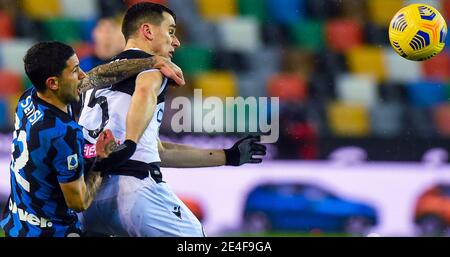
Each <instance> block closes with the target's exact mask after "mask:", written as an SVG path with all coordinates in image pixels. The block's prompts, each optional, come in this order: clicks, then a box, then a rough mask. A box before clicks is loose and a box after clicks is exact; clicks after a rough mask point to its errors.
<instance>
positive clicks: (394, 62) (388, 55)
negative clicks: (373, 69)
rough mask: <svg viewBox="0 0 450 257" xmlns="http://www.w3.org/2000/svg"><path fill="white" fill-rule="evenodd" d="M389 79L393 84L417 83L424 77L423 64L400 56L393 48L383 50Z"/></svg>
mask: <svg viewBox="0 0 450 257" xmlns="http://www.w3.org/2000/svg"><path fill="white" fill-rule="evenodd" d="M383 55H384V57H385V58H384V61H385V67H386V72H387V79H388V80H389V81H391V82H401V83H409V82H417V81H419V80H420V79H421V78H422V76H423V72H422V64H421V63H420V62H412V61H409V60H406V59H405V58H403V57H401V56H400V55H398V54H397V53H396V52H395V51H394V50H393V49H392V48H384V49H383Z"/></svg>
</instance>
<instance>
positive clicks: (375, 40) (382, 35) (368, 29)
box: [363, 22, 390, 46]
mask: <svg viewBox="0 0 450 257" xmlns="http://www.w3.org/2000/svg"><path fill="white" fill-rule="evenodd" d="M363 31H364V33H363V34H364V38H365V41H366V43H367V44H369V45H377V46H389V45H390V42H389V37H387V36H386V35H389V34H388V33H389V28H388V27H385V26H380V25H378V24H375V23H373V22H367V23H365V25H364V30H363Z"/></svg>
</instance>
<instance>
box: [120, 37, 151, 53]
mask: <svg viewBox="0 0 450 257" xmlns="http://www.w3.org/2000/svg"><path fill="white" fill-rule="evenodd" d="M136 48H138V49H139V50H142V51H144V52H146V53H148V54H151V55H153V51H152V49H151V48H150V46H149V45H148V43H146V42H142V41H141V40H139V39H134V38H130V39H129V40H128V42H127V44H126V46H125V50H130V49H136Z"/></svg>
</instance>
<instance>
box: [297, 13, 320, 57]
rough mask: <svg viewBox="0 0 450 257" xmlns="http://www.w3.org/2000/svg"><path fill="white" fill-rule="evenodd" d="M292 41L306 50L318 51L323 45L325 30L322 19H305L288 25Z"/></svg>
mask: <svg viewBox="0 0 450 257" xmlns="http://www.w3.org/2000/svg"><path fill="white" fill-rule="evenodd" d="M289 28H290V35H291V38H292V43H293V44H294V45H295V46H297V47H301V48H303V49H306V50H310V51H319V50H322V49H323V48H324V47H325V30H324V25H323V22H322V21H319V20H311V19H309V20H305V21H301V22H298V23H295V24H292V25H291V26H290V27H289Z"/></svg>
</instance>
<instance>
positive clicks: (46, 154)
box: [1, 42, 114, 237]
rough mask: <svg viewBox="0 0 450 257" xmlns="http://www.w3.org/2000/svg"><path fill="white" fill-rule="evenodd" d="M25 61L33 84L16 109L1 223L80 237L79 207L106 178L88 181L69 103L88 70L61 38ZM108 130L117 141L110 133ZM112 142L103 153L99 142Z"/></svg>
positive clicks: (18, 231) (14, 230) (12, 232)
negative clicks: (6, 200) (6, 192)
mask: <svg viewBox="0 0 450 257" xmlns="http://www.w3.org/2000/svg"><path fill="white" fill-rule="evenodd" d="M24 62H25V71H26V73H27V75H28V77H29V78H30V80H31V81H32V82H33V85H34V87H33V88H31V89H29V90H27V91H26V92H25V93H24V94H23V95H22V96H21V97H20V100H19V103H18V105H17V109H16V115H15V116H16V117H15V128H14V134H13V142H12V160H11V166H10V174H11V194H10V197H9V201H8V204H7V206H6V208H5V213H4V219H3V220H2V222H1V225H2V227H3V229H4V231H5V234H6V235H7V236H31V237H33V236H34V237H36V236H60V237H62V236H79V235H80V224H79V222H78V219H77V216H76V214H75V213H74V211H82V210H84V209H86V208H87V206H89V204H90V202H91V201H92V198H93V196H94V194H95V191H96V188H97V187H98V186H99V185H100V182H101V176H100V175H99V173H98V172H91V173H89V174H88V175H87V177H86V182H85V179H84V175H83V167H84V165H83V152H82V151H83V147H84V140H83V134H82V132H81V127H80V126H79V125H78V124H77V123H76V122H75V121H74V120H73V119H72V117H71V111H70V108H69V107H68V105H69V104H70V103H71V102H74V101H77V100H78V99H79V96H78V90H79V87H80V86H81V81H82V80H83V79H84V78H85V77H86V74H85V73H84V72H83V71H82V70H80V68H79V62H78V58H77V56H76V55H75V52H74V51H73V49H72V48H71V47H70V46H67V45H65V44H62V43H58V42H43V43H39V44H37V45H35V46H33V47H32V48H30V50H28V52H27V54H26V56H25V58H24ZM105 135H108V138H107V140H108V144H110V143H114V137H112V134H111V133H110V132H107V133H106V134H104V136H105ZM103 138H104V137H103ZM104 139H105V138H104ZM108 146H110V145H106V144H105V141H103V142H102V143H100V144H98V145H97V149H98V150H99V152H102V151H103V157H105V156H104V152H105V151H106V150H105V149H106V148H98V147H108ZM98 154H99V153H98Z"/></svg>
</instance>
